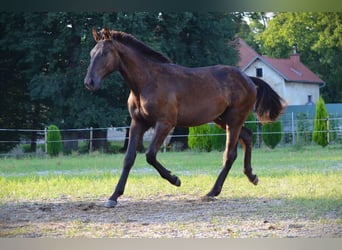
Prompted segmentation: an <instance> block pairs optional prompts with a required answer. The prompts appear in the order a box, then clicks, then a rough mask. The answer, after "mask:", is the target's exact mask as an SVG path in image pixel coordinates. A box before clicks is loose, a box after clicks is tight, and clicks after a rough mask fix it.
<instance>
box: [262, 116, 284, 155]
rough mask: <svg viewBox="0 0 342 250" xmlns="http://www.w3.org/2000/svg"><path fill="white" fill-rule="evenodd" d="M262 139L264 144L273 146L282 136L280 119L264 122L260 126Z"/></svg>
mask: <svg viewBox="0 0 342 250" xmlns="http://www.w3.org/2000/svg"><path fill="white" fill-rule="evenodd" d="M262 132H263V134H262V139H263V141H264V142H265V144H266V146H268V147H270V148H272V149H273V148H275V147H276V146H277V145H278V143H279V142H280V140H281V137H282V133H281V132H282V126H281V122H280V121H275V122H271V123H267V124H264V125H263V126H262Z"/></svg>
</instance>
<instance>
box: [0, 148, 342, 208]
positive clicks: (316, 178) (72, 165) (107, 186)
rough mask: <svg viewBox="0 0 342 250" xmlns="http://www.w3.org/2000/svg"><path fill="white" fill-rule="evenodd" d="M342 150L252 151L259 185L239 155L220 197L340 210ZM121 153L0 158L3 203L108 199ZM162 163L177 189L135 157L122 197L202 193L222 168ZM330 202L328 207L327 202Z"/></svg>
mask: <svg viewBox="0 0 342 250" xmlns="http://www.w3.org/2000/svg"><path fill="white" fill-rule="evenodd" d="M341 151H342V150H341V146H335V147H327V148H321V147H307V148H302V149H300V150H296V149H294V148H278V149H275V150H268V149H256V150H254V151H253V157H252V165H253V169H254V172H255V173H257V174H258V176H259V179H260V184H259V185H258V186H256V187H254V186H253V185H251V184H249V183H248V181H247V178H246V177H245V176H244V175H243V174H242V171H241V170H242V152H241V151H239V157H238V159H237V160H236V162H235V163H234V165H233V168H232V170H231V172H230V174H229V176H228V178H227V180H226V182H225V185H224V187H223V190H222V193H221V196H223V197H229V198H241V197H244V198H248V197H251V198H255V197H259V198H264V199H277V198H287V199H298V200H299V201H305V200H313V199H326V200H327V201H328V203H329V204H327V205H332V206H333V204H335V206H338V205H341V199H342V192H341V191H342V185H341V177H342V172H341V169H342V153H341ZM123 157H124V155H123V154H116V155H102V154H96V153H95V154H92V155H81V156H64V157H63V156H62V157H57V158H43V159H41V158H24V159H14V158H7V159H4V158H3V159H0V190H1V191H0V199H1V202H10V201H22V200H26V201H35V200H46V199H59V198H61V197H71V198H74V199H87V198H92V199H96V198H99V197H107V196H109V195H110V194H111V193H112V191H113V188H114V186H115V184H116V183H117V180H118V178H119V175H120V173H121V166H122V161H123ZM158 158H159V160H160V162H162V163H163V164H164V165H165V167H167V168H168V169H170V170H171V171H172V172H173V173H174V174H176V175H178V176H179V177H180V178H181V181H182V186H181V187H180V188H177V187H174V186H172V185H170V184H169V183H168V182H166V181H165V180H163V179H161V178H160V177H159V175H158V174H157V172H156V171H155V170H154V169H153V168H152V167H151V166H149V165H148V164H147V163H146V162H145V156H144V155H143V154H139V155H138V157H137V160H136V163H135V165H134V167H133V169H132V171H131V173H130V176H129V178H128V183H127V187H126V191H125V195H127V196H131V197H133V198H136V199H144V198H146V197H149V196H153V195H160V194H170V195H184V194H185V195H193V196H195V197H197V196H201V195H204V194H206V193H207V192H208V191H209V190H210V188H211V187H212V185H213V184H214V181H215V180H216V177H217V175H218V173H219V171H220V169H221V159H222V153H221V152H211V153H201V152H167V153H160V154H159V155H158ZM329 201H331V202H329Z"/></svg>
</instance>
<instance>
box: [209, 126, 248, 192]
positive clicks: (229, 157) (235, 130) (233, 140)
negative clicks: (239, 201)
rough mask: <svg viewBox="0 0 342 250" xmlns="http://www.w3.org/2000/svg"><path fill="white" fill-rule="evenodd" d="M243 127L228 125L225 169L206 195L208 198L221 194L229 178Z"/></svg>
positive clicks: (224, 160) (224, 159) (224, 155)
mask: <svg viewBox="0 0 342 250" xmlns="http://www.w3.org/2000/svg"><path fill="white" fill-rule="evenodd" d="M240 128H241V126H238V125H236V126H228V125H226V134H227V135H226V136H227V137H226V149H225V151H224V153H223V168H222V170H221V172H220V174H219V176H218V177H217V180H216V182H215V184H214V186H213V188H212V189H211V191H210V192H209V193H208V194H207V195H206V197H214V196H217V195H219V194H220V193H221V190H222V186H223V183H224V181H225V180H226V178H227V175H228V173H229V170H230V169H231V167H232V165H233V163H234V161H235V159H236V157H237V141H238V137H239V133H240Z"/></svg>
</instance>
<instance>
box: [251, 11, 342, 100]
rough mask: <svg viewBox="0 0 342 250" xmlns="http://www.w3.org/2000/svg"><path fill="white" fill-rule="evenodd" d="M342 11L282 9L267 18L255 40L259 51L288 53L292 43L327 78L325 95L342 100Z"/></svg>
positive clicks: (275, 53)
mask: <svg viewBox="0 0 342 250" xmlns="http://www.w3.org/2000/svg"><path fill="white" fill-rule="evenodd" d="M341 33H342V13H340V12H333V13H331V12H329V13H328V12H313V13H312V12H285V13H277V15H276V16H275V17H274V18H273V19H271V20H270V21H269V22H268V25H267V28H266V29H265V31H264V32H262V33H261V34H260V35H259V36H257V37H256V40H257V41H258V43H259V44H260V45H262V54H266V55H269V56H273V57H288V56H289V55H290V53H291V48H292V46H293V45H294V44H296V45H297V48H298V52H299V53H300V55H301V60H302V61H303V63H304V64H305V65H307V66H308V67H309V68H310V69H311V70H312V71H313V72H315V73H316V74H317V75H318V76H320V77H321V79H322V80H323V81H325V82H326V84H327V85H326V87H324V88H322V93H321V94H322V95H323V97H324V99H326V100H327V101H329V102H341V101H342V85H341V84H340V81H341V79H342V64H341V63H340V62H341V61H342V36H341Z"/></svg>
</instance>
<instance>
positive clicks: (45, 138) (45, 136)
mask: <svg viewBox="0 0 342 250" xmlns="http://www.w3.org/2000/svg"><path fill="white" fill-rule="evenodd" d="M44 142H45V143H44V144H45V153H46V154H47V142H48V141H47V128H44Z"/></svg>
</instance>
